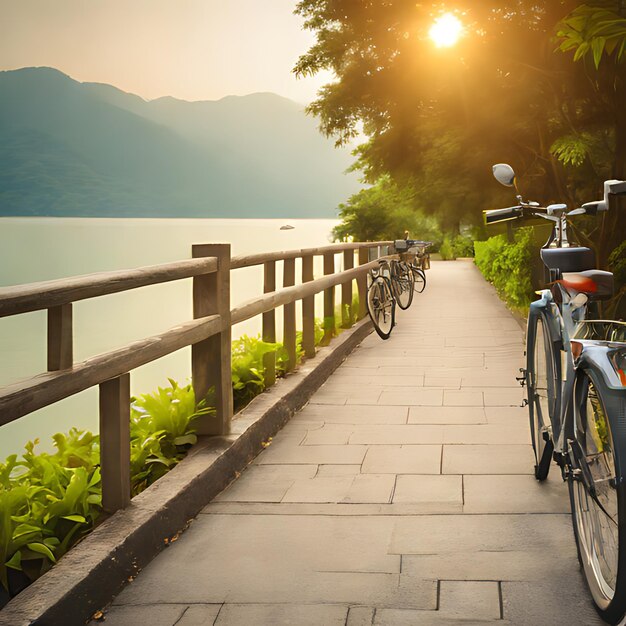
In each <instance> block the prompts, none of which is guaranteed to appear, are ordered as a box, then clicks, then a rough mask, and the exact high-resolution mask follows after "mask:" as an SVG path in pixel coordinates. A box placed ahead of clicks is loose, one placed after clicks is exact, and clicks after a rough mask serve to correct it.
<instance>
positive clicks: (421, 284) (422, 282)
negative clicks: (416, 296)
mask: <svg viewBox="0 0 626 626" xmlns="http://www.w3.org/2000/svg"><path fill="white" fill-rule="evenodd" d="M411 269H412V270H413V285H414V288H415V291H417V293H422V291H424V289H426V272H425V271H424V270H423V269H422V268H421V267H413V268H411Z"/></svg>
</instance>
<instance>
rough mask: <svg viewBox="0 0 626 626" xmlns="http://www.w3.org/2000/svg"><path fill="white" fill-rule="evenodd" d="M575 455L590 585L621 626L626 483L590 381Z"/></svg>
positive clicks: (572, 484) (577, 511)
mask: <svg viewBox="0 0 626 626" xmlns="http://www.w3.org/2000/svg"><path fill="white" fill-rule="evenodd" d="M580 384H582V392H581V395H580V397H579V401H578V402H577V405H578V406H577V407H576V413H577V414H576V439H575V441H574V442H572V448H571V449H570V455H571V456H572V457H573V465H574V470H573V473H572V477H571V478H570V481H569V488H570V502H571V506H572V522H573V524H574V534H575V536H576V543H577V545H578V556H579V559H580V562H581V564H582V568H583V572H584V575H585V578H586V579H587V585H588V586H589V590H590V591H591V595H592V597H593V601H594V603H595V605H596V609H597V610H598V613H599V614H600V616H601V617H602V619H603V620H604V621H606V622H608V623H609V624H617V623H619V622H620V620H621V619H622V617H623V616H624V613H625V612H626V554H625V552H626V545H625V544H626V527H625V524H626V521H625V520H626V515H625V514H624V506H625V504H626V501H625V498H624V489H625V486H624V481H623V480H622V478H623V477H622V476H621V474H620V473H618V471H616V468H619V467H620V463H619V458H618V456H617V453H616V447H615V440H614V437H613V432H612V431H611V425H610V423H609V419H608V417H607V414H606V409H605V405H604V403H603V401H602V398H601V397H600V394H599V393H598V389H597V387H596V386H595V384H594V383H593V381H592V380H591V379H590V378H589V377H588V376H587V375H584V376H583V378H582V379H581V381H580Z"/></svg>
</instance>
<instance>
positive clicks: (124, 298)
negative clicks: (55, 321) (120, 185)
mask: <svg viewBox="0 0 626 626" xmlns="http://www.w3.org/2000/svg"><path fill="white" fill-rule="evenodd" d="M286 223H289V224H291V225H292V226H294V227H295V228H294V229H293V230H280V227H281V226H282V225H284V224H286ZM336 224H337V221H336V220H284V219H281V220H267V219H263V220H261V219H259V220H229V219H207V220H191V219H188V220H176V219H170V220H166V219H154V220H153V219H82V218H1V219H0V286H7V285H16V284H21V283H29V282H36V281H41V280H51V279H54V278H61V277H65V276H72V275H77V274H88V273H91V272H101V271H105V270H116V269H125V268H133V267H140V266H143V265H153V264H157V263H165V262H169V261H178V260H181V259H186V258H189V257H190V256H191V245H192V244H194V243H230V244H231V246H232V254H233V255H238V254H252V253H257V252H268V251H273V250H289V249H293V248H303V247H312V246H319V245H325V244H327V243H329V241H330V231H331V229H332V227H333V226H334V225H336ZM338 262H339V257H338ZM296 272H297V275H299V274H300V272H301V268H300V267H299V266H296ZM318 275H321V259H316V276H318ZM231 280H232V283H231V301H232V304H237V303H239V302H243V301H245V300H248V299H250V298H253V297H255V296H257V295H260V294H261V293H262V268H260V267H258V268H248V269H241V270H236V271H234V272H233V273H232V277H231ZM277 280H278V281H282V276H281V273H280V268H279V271H278V276H277ZM278 284H280V282H279V283H278ZM321 306H322V300H321V296H320V297H319V298H318V301H317V302H316V307H317V308H318V311H319V312H320V313H321ZM279 313H280V312H279ZM191 318H192V307H191V280H182V281H176V282H173V283H167V284H164V285H154V286H150V287H144V288H141V289H136V290H133V291H130V292H126V293H121V294H113V295H109V296H103V297H100V298H94V299H91V300H85V301H81V302H77V303H75V304H74V359H75V360H78V361H80V360H83V359H86V358H88V357H90V356H93V355H96V354H99V353H101V352H105V351H108V350H111V349H114V348H117V347H120V346H123V345H125V344H127V343H129V342H131V341H134V340H137V339H142V338H144V337H148V336H150V335H153V334H157V333H160V332H162V331H164V330H167V329H168V328H170V327H172V326H176V325H178V324H180V323H181V322H183V321H186V320H189V319H191ZM279 322H280V318H279ZM279 328H280V324H279ZM258 332H260V318H259V319H255V320H249V321H248V322H244V323H242V324H239V325H237V326H236V327H235V328H234V336H239V335H241V334H243V333H247V334H256V333H258ZM190 352H191V350H190V349H189V348H187V349H184V350H180V351H178V352H176V353H174V354H172V355H169V356H167V357H164V358H163V359H160V360H158V361H155V362H154V363H151V364H149V365H146V366H144V367H142V368H139V369H136V370H133V372H132V373H131V391H132V393H134V394H138V393H145V392H149V391H151V390H152V389H155V388H156V387H157V386H158V385H161V386H163V385H166V384H167V377H168V376H169V377H172V378H174V379H176V380H178V381H181V382H186V381H188V380H189V378H190V375H191V370H190ZM0 355H1V356H0V386H2V385H6V384H9V383H11V382H14V381H16V380H19V379H21V378H25V377H29V376H32V375H35V374H38V373H40V372H43V371H45V369H46V314H45V312H44V311H37V312H34V313H27V314H24V315H18V316H15V317H9V318H0ZM97 400H98V397H97V388H94V389H89V390H87V391H84V392H83V393H80V394H78V395H76V396H73V397H71V398H68V399H66V400H63V401H61V402H58V403H56V404H55V405H53V406H51V407H48V408H46V409H42V410H41V411H37V412H35V413H32V414H31V415H28V416H26V417H23V418H21V419H20V420H17V421H16V422H13V423H12V424H9V425H6V426H2V427H0V459H4V457H5V456H6V455H7V454H11V453H13V452H19V451H21V449H22V447H23V444H24V443H25V442H26V441H27V440H29V439H34V438H39V439H40V440H41V443H42V445H41V448H42V449H48V448H50V435H52V434H53V433H55V432H58V431H64V430H67V429H69V428H70V427H71V426H78V427H81V428H88V429H91V430H94V431H95V430H97V427H98V411H97Z"/></svg>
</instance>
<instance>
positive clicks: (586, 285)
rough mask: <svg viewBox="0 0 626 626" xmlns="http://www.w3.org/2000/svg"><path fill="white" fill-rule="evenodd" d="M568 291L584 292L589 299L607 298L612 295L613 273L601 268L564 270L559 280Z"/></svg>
mask: <svg viewBox="0 0 626 626" xmlns="http://www.w3.org/2000/svg"><path fill="white" fill-rule="evenodd" d="M559 282H560V283H561V284H562V285H563V286H564V287H565V288H566V289H567V290H568V291H569V292H570V293H584V294H585V295H587V296H588V297H589V299H590V300H608V299H609V298H610V297H611V296H612V295H613V274H612V273H611V272H604V271H602V270H587V271H584V272H566V273H564V274H563V278H561V280H560V281H559Z"/></svg>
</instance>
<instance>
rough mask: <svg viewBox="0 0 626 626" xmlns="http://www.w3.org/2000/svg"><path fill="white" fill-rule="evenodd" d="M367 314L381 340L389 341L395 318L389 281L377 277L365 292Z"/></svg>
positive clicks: (394, 305) (394, 307) (394, 304)
mask: <svg viewBox="0 0 626 626" xmlns="http://www.w3.org/2000/svg"><path fill="white" fill-rule="evenodd" d="M367 312H368V314H369V316H370V319H371V320H372V323H373V324H374V328H375V329H376V332H377V333H378V335H379V336H380V338H381V339H389V335H391V331H392V330H393V325H394V323H395V317H396V302H395V300H394V298H393V294H392V293H391V287H390V286H389V280H388V279H386V278H384V277H382V276H377V277H376V278H374V279H373V280H372V282H371V284H370V286H369V287H368V290H367Z"/></svg>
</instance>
